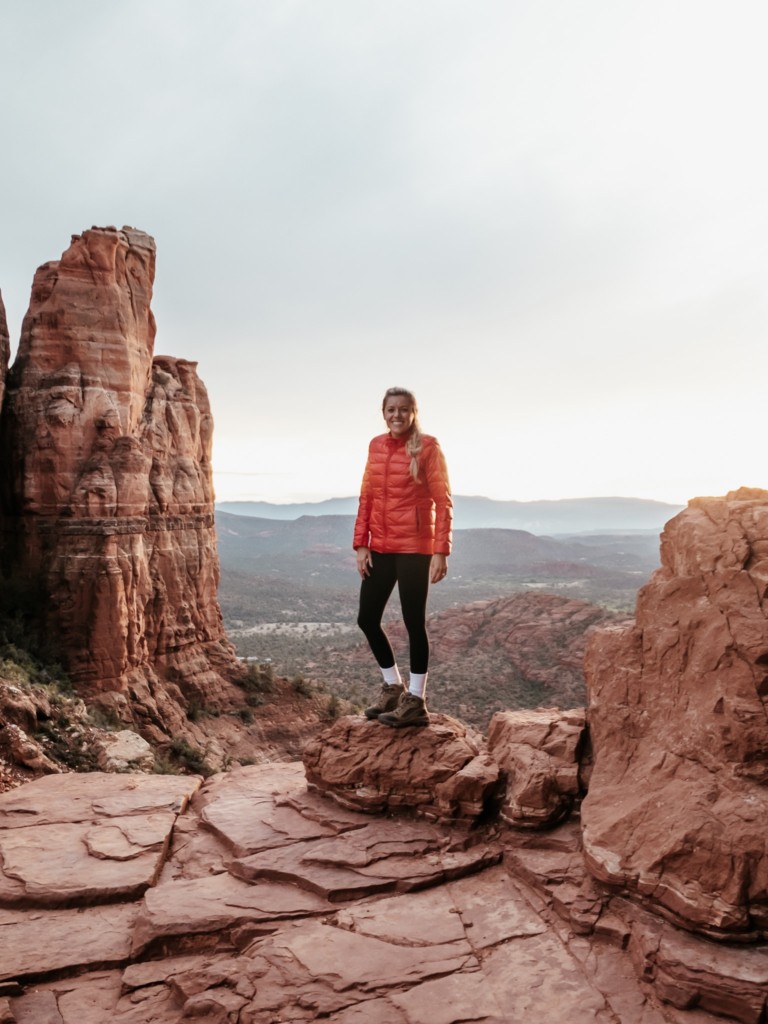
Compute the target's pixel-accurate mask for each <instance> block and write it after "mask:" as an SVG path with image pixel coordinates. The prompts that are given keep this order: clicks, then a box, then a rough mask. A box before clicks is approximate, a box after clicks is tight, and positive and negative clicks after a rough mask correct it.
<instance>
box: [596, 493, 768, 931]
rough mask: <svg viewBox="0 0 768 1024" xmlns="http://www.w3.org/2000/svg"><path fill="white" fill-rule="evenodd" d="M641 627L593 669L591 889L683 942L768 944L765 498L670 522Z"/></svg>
mask: <svg viewBox="0 0 768 1024" xmlns="http://www.w3.org/2000/svg"><path fill="white" fill-rule="evenodd" d="M661 555H662V567H661V569H659V570H658V571H657V572H656V573H655V574H654V575H653V576H652V578H651V580H650V582H649V583H648V585H647V586H646V587H644V588H643V590H642V591H641V592H640V595H639V597H638V602H637V616H636V622H635V623H634V625H630V626H625V627H612V628H608V629H605V630H602V631H600V632H598V633H596V634H595V635H594V636H593V637H592V640H591V644H590V647H589V650H588V653H587V659H586V675H587V682H588V690H589V702H590V703H589V727H590V733H591V737H592V743H593V747H594V759H595V761H594V770H593V774H592V778H591V782H590V788H589V794H588V795H587V797H586V799H585V801H584V805H583V808H582V814H583V822H584V849H585V856H586V859H587V863H588V865H589V867H590V869H591V871H592V872H593V873H594V874H595V876H596V877H597V878H599V879H600V880H602V881H603V882H607V883H609V884H611V885H617V886H621V887H622V888H623V889H625V890H627V891H629V892H630V893H632V894H634V895H635V896H636V897H639V898H640V899H641V900H643V901H645V902H646V903H647V904H648V906H649V907H652V908H654V909H655V910H657V911H659V912H661V913H662V914H664V915H666V916H668V917H669V918H671V919H672V920H674V921H676V922H678V923H680V924H682V925H683V926H684V927H685V928H688V929H691V930H694V931H697V932H701V933H704V934H707V935H710V936H713V937H720V938H732V939H739V940H742V941H745V940H748V939H750V938H758V937H761V936H762V937H763V938H765V937H766V936H768V831H766V821H768V622H767V621H766V616H767V615H768V492H766V491H755V490H747V489H742V490H740V491H736V492H732V493H730V494H728V495H727V496H726V497H725V498H698V499H695V500H694V501H692V502H691V504H690V505H689V507H688V508H687V509H686V510H685V511H684V512H682V513H680V515H678V516H677V517H676V518H675V519H673V520H671V522H670V523H668V524H667V526H666V528H665V530H664V533H663V535H662V545H661Z"/></svg>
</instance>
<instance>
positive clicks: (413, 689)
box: [408, 672, 429, 700]
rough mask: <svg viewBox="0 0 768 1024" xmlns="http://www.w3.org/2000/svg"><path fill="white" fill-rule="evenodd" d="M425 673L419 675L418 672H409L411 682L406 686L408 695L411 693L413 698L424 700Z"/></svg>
mask: <svg viewBox="0 0 768 1024" xmlns="http://www.w3.org/2000/svg"><path fill="white" fill-rule="evenodd" d="M428 674H429V673H427V672H425V673H424V674H423V675H420V674H419V673H418V672H411V680H410V682H409V684H408V693H412V694H413V695H414V697H421V698H422V700H423V699H424V691H425V690H426V688H427V675H428Z"/></svg>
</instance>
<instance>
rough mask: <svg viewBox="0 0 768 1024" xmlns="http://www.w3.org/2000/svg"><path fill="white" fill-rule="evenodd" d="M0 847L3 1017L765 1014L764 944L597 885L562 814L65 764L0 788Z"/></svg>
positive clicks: (88, 1021) (297, 777)
mask: <svg viewBox="0 0 768 1024" xmlns="http://www.w3.org/2000/svg"><path fill="white" fill-rule="evenodd" d="M366 727H367V729H368V735H369V736H371V737H375V736H376V734H377V732H383V729H382V728H381V727H378V726H377V725H375V724H374V725H371V724H370V723H366ZM429 731H430V730H423V731H421V732H419V733H418V734H417V735H415V736H414V734H413V733H411V734H410V735H411V736H412V742H413V744H414V750H415V751H421V753H422V754H423V753H424V752H425V751H426V749H427V748H428V745H429V744H428V741H427V737H428V735H429ZM458 739H459V740H461V737H458ZM52 851H55V855H52ZM0 859H1V860H2V865H3V870H2V872H0V907H1V909H0V944H1V947H2V956H1V957H0V965H1V966H0V1020H2V1021H4V1022H7V1024H10V1022H15V1024H40V1022H41V1021H44V1020H45V1021H51V1022H53V1021H55V1022H57V1024H103V1022H104V1021H105V1020H109V1021H111V1022H112V1024H148V1022H150V1021H151V1022H153V1024H165V1022H167V1024H171V1022H179V1021H182V1020H188V1019H202V1020H205V1021H207V1022H225V1021H227V1022H239V1024H261V1022H263V1024H266V1022H277V1021H315V1020H333V1021H336V1022H339V1024H376V1022H381V1024H458V1022H460V1021H467V1020H472V1021H478V1022H485V1024H508V1022H510V1021H513V1020H535V1021H536V1022H537V1024H562V1021H563V1019H566V1018H567V1019H568V1020H569V1021H571V1022H573V1024H582V1022H583V1024H587V1022H589V1024H593V1022H599V1024H615V1022H616V1021H622V1022H624V1024H665V1022H667V1024H683V1022H687V1024H714V1022H715V1020H716V1018H715V1017H712V1016H711V1015H710V1013H711V1012H717V1013H725V1014H728V1015H730V1016H732V1017H734V1018H735V1019H737V1020H739V1021H744V1022H749V1024H758V1022H759V1021H762V1020H763V1017H762V1016H761V1014H763V1013H764V1008H765V998H766V991H768V957H766V956H765V955H764V954H763V953H761V952H760V951H759V950H755V949H752V950H747V949H737V950H734V949H732V948H726V947H722V946H721V945H715V944H713V943H708V942H706V941H705V940H696V939H693V938H692V937H691V936H689V935H687V934H686V933H684V932H682V931H680V930H679V929H677V928H676V927H675V926H674V925H672V924H670V923H668V922H664V921H660V920H659V919H658V918H655V917H653V916H652V915H650V914H647V913H646V912H644V911H642V910H640V909H638V908H637V907H635V906H634V905H633V904H631V903H629V902H628V901H627V900H625V899H622V898H619V897H609V896H608V895H607V894H606V893H603V892H600V891H599V890H598V889H597V887H596V885H595V883H594V882H593V881H592V880H591V879H590V878H589V877H588V876H587V875H586V873H585V871H584V867H583V859H582V857H581V854H580V838H579V828H578V824H577V823H576V822H573V821H571V822H569V823H565V824H562V825H560V826H558V827H556V828H554V829H552V830H550V831H546V832H543V833H531V832H519V831H515V830H512V829H509V828H507V827H506V826H503V825H501V826H499V825H493V826H483V827H477V828H474V829H468V828H466V827H462V826H458V825H453V826H448V825H441V824H439V823H436V822H432V821H428V820H425V819H423V818H419V817H413V816H412V815H401V816H400V817H398V818H391V817H387V816H383V815H380V814H379V815H370V814H364V813H361V812H360V811H355V810H351V809H347V808H342V807H340V806H339V805H338V804H337V803H336V802H335V801H331V800H328V799H326V798H325V797H323V796H321V795H320V794H318V793H317V792H316V790H314V788H308V787H307V784H306V781H305V778H304V773H303V771H302V768H301V765H298V764H280V765H261V766H253V767H246V768H240V769H237V770H235V771H232V772H230V773H228V774H223V775H218V776H216V777H214V778H212V779H210V780H208V781H207V782H206V783H204V784H203V783H202V781H201V780H200V779H196V778H180V777H173V776H128V775H122V776H121V775H104V774H99V773H96V774H90V775H74V774H69V775H57V776H49V777H47V778H45V779H40V780H38V781H37V782H33V783H30V784H28V785H26V786H23V787H22V788H21V789H18V790H15V791H13V792H10V793H6V794H4V795H2V796H0ZM662 999H664V1000H666V1002H662ZM694 1006H695V1007H697V1009H696V1010H695V1011H694V1012H692V1013H688V1012H685V1011H684V1010H682V1009H680V1008H681V1007H694Z"/></svg>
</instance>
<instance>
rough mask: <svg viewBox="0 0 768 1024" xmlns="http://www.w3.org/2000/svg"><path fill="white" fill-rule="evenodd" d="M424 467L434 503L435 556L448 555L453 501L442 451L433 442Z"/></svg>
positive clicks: (436, 443)
mask: <svg viewBox="0 0 768 1024" xmlns="http://www.w3.org/2000/svg"><path fill="white" fill-rule="evenodd" d="M425 461H426V465H425V470H426V477H427V487H428V488H429V496H430V497H431V498H432V501H434V503H435V554H437V555H450V553H451V545H452V542H453V501H452V499H451V484H450V481H449V479H448V467H447V465H446V463H445V456H444V455H443V450H442V448H441V447H440V445H439V444H438V442H437V441H435V443H434V445H432V446H431V448H430V451H429V454H428V457H427V459H426V460H425Z"/></svg>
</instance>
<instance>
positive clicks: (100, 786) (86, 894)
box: [0, 772, 200, 907]
mask: <svg viewBox="0 0 768 1024" xmlns="http://www.w3.org/2000/svg"><path fill="white" fill-rule="evenodd" d="M40 782H54V785H53V786H40V785H39V783H40ZM199 786H200V780H199V779H196V778H181V777H177V776H147V777H145V778H144V777H142V778H141V779H139V778H137V777H135V776H115V775H111V774H106V773H100V772H99V773H95V774H92V775H77V774H66V775H59V776H57V777H56V778H55V779H39V780H37V781H36V782H31V783H29V785H27V786H24V787H22V789H18V790H12V791H11V792H8V793H4V794H2V795H0V904H2V905H5V906H9V905H13V904H18V905H32V904H36V905H40V906H46V907H57V906H72V905H77V904H82V903H86V902H87V903H94V902H99V903H103V902H106V901H109V900H114V899H118V898H123V897H128V896H138V895H141V893H142V892H144V891H145V890H146V889H147V888H148V887H149V886H151V885H153V884H154V882H155V880H156V878H157V876H158V873H159V871H160V869H161V867H162V865H163V862H164V859H165V855H166V852H167V849H168V844H169V840H170V836H171V831H172V829H173V825H174V822H175V821H176V818H177V816H178V815H179V814H180V813H181V811H182V810H183V809H184V808H185V807H186V805H187V803H188V801H189V798H190V797H191V796H192V794H193V793H194V792H195V791H196V790H197V789H198V788H199ZM51 851H55V856H52V855H51Z"/></svg>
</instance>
